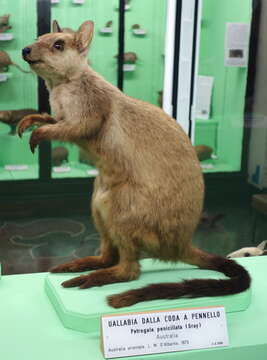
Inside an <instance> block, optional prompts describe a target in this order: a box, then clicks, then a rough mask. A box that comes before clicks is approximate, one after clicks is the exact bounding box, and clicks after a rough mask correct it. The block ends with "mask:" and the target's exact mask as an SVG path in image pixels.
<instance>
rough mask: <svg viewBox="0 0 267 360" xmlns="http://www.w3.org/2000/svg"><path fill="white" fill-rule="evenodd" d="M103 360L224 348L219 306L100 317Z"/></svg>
mask: <svg viewBox="0 0 267 360" xmlns="http://www.w3.org/2000/svg"><path fill="white" fill-rule="evenodd" d="M101 322H102V344H103V352H104V356H105V358H106V359H113V358H120V357H127V356H138V355H139V356H141V355H149V354H160V353H167V352H176V351H185V350H193V349H207V348H215V347H222V346H228V345H229V340H228V332H227V324H226V314H225V309H224V307H223V306H221V307H208V308H194V309H179V310H175V309H174V310H168V311H158V312H146V313H129V314H123V315H115V316H112V315H110V316H108V315H107V316H102V318H101Z"/></svg>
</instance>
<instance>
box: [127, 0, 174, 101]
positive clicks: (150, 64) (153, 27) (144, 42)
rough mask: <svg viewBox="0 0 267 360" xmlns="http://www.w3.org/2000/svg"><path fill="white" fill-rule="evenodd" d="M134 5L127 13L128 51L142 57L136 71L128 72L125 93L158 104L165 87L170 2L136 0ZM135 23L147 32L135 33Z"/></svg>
mask: <svg viewBox="0 0 267 360" xmlns="http://www.w3.org/2000/svg"><path fill="white" fill-rule="evenodd" d="M130 4H131V8H130V10H129V11H127V12H126V15H125V19H126V22H125V51H126V52H128V51H133V52H135V53H136V54H137V56H138V60H137V63H136V70H135V71H134V72H132V73H130V72H125V73H124V92H125V93H126V94H127V95H130V96H132V97H135V98H137V99H141V100H144V101H147V102H150V103H152V104H155V105H158V92H159V91H160V90H162V89H163V76H164V47H165V32H166V11H167V2H166V1H162V0H146V1H143V0H134V1H131V2H130ZM134 24H139V25H140V26H141V28H142V29H145V30H147V35H145V36H136V35H134V34H133V32H132V25H134Z"/></svg>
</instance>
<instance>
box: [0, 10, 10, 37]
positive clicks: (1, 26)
mask: <svg viewBox="0 0 267 360" xmlns="http://www.w3.org/2000/svg"><path fill="white" fill-rule="evenodd" d="M9 17H10V14H7V15H2V16H0V33H2V32H4V31H6V30H9V29H11V28H12V26H10V25H9Z"/></svg>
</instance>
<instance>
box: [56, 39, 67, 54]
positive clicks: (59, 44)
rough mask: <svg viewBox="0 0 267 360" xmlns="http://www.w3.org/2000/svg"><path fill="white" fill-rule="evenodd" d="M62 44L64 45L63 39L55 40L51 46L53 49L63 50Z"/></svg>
mask: <svg viewBox="0 0 267 360" xmlns="http://www.w3.org/2000/svg"><path fill="white" fill-rule="evenodd" d="M64 45H65V43H64V40H57V41H56V42H55V43H54V45H53V47H54V48H55V49H57V50H60V51H63V50H64Z"/></svg>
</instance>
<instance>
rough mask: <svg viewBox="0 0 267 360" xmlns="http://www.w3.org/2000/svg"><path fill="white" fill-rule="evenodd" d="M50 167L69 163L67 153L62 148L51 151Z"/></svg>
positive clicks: (57, 147) (65, 149)
mask: <svg viewBox="0 0 267 360" xmlns="http://www.w3.org/2000/svg"><path fill="white" fill-rule="evenodd" d="M51 157H52V165H53V166H61V165H62V164H63V162H65V161H66V162H68V161H69V151H68V149H67V148H65V147H64V146H56V147H54V148H53V149H52V155H51Z"/></svg>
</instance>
